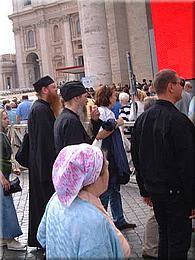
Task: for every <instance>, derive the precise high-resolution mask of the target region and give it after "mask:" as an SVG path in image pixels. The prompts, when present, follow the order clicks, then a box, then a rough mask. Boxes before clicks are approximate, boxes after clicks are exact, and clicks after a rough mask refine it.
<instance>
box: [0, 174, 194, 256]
mask: <svg viewBox="0 0 195 260" xmlns="http://www.w3.org/2000/svg"><path fill="white" fill-rule="evenodd" d="M20 180H21V186H22V192H18V193H16V194H15V195H14V203H15V206H16V209H17V215H18V219H19V223H20V225H21V227H22V231H23V235H22V236H20V237H19V239H18V240H19V241H20V242H21V243H24V244H27V236H28V210H29V207H28V172H27V171H26V172H25V171H24V172H23V173H22V174H21V176H20ZM121 194H122V199H123V210H124V214H125V217H126V219H127V220H128V221H129V222H133V223H136V225H137V228H135V229H134V230H127V231H125V232H123V234H124V235H125V237H126V239H127V240H128V242H129V244H130V246H131V249H132V254H131V257H130V259H132V260H133V259H140V260H141V259H142V257H141V255H142V241H143V235H144V226H145V223H146V221H147V218H148V216H147V215H148V214H149V208H148V206H146V205H145V204H143V201H142V198H141V197H140V195H139V191H138V187H137V185H136V184H135V183H133V181H132V182H131V183H129V184H127V185H125V186H122V188H121ZM1 249H2V248H1ZM33 249H34V251H32V250H33ZM0 259H3V260H6V259H14V260H15V259H20V260H22V259H32V260H34V259H43V257H42V256H41V254H40V253H39V252H37V251H36V250H35V248H29V247H28V248H27V250H26V251H20V252H17V251H10V250H7V249H6V248H3V250H1V256H0ZM189 259H195V233H193V236H192V246H191V249H190V251H189Z"/></svg>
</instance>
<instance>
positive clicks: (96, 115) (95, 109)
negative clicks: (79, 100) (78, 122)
mask: <svg viewBox="0 0 195 260" xmlns="http://www.w3.org/2000/svg"><path fill="white" fill-rule="evenodd" d="M90 116H91V119H92V120H94V121H98V119H99V117H100V112H99V110H98V107H97V106H93V107H92V106H90Z"/></svg>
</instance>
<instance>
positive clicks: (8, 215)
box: [0, 174, 22, 238]
mask: <svg viewBox="0 0 195 260" xmlns="http://www.w3.org/2000/svg"><path fill="white" fill-rule="evenodd" d="M4 176H5V177H6V179H7V180H9V174H4ZM20 235H22V230H21V228H20V226H19V223H18V218H17V214H16V209H15V206H14V202H13V198H12V195H9V196H4V194H3V187H2V185H1V183H0V238H14V237H18V236H20Z"/></svg>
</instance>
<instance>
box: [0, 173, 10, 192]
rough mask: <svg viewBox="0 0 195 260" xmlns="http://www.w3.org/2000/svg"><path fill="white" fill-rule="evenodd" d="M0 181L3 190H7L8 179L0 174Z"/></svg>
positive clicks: (8, 186)
mask: <svg viewBox="0 0 195 260" xmlns="http://www.w3.org/2000/svg"><path fill="white" fill-rule="evenodd" d="M0 182H1V184H2V186H3V189H4V190H6V191H7V190H9V189H10V183H9V181H8V180H7V179H6V178H5V177H4V176H1V178H0Z"/></svg>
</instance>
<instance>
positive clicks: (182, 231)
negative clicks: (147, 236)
mask: <svg viewBox="0 0 195 260" xmlns="http://www.w3.org/2000/svg"><path fill="white" fill-rule="evenodd" d="M151 198H152V202H153V207H154V213H155V217H156V220H157V222H158V225H159V251H158V252H159V253H158V259H159V260H166V259H168V260H177V259H182V260H186V259H187V253H188V250H189V248H190V243H191V232H192V222H191V220H190V219H189V216H190V213H191V209H190V207H189V206H188V205H187V204H186V202H185V201H184V197H183V194H182V192H181V191H180V190H169V191H168V193H167V194H163V195H156V194H155V195H154V194H152V195H151Z"/></svg>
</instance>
